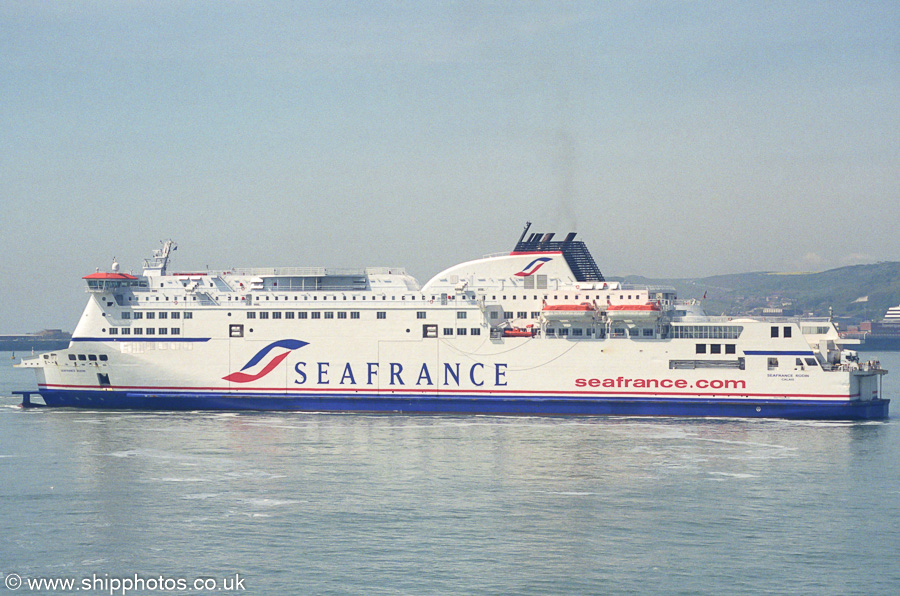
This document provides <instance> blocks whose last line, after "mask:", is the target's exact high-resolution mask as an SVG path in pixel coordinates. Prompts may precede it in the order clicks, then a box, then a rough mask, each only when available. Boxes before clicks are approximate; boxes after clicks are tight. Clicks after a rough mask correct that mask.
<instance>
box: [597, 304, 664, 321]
mask: <svg viewBox="0 0 900 596" xmlns="http://www.w3.org/2000/svg"><path fill="white" fill-rule="evenodd" d="M606 316H607V317H608V318H609V319H610V320H611V321H653V320H656V319H658V318H659V305H658V304H655V303H653V302H648V303H647V304H610V305H609V306H607V307H606Z"/></svg>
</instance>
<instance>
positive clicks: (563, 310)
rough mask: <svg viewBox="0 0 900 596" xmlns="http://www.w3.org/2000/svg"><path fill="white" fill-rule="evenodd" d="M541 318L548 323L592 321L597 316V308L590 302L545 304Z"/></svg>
mask: <svg viewBox="0 0 900 596" xmlns="http://www.w3.org/2000/svg"><path fill="white" fill-rule="evenodd" d="M541 316H543V317H544V320H546V321H578V320H582V321H585V320H592V319H595V318H596V316H597V307H596V306H594V305H593V304H591V303H590V302H582V303H581V304H545V305H544V308H543V309H542V310H541Z"/></svg>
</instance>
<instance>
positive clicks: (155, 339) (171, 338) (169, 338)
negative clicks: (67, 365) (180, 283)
mask: <svg viewBox="0 0 900 596" xmlns="http://www.w3.org/2000/svg"><path fill="white" fill-rule="evenodd" d="M210 339H212V338H209V337H180V336H172V335H154V336H153V337H144V336H141V337H135V336H133V335H129V336H128V337H73V338H72V339H71V340H70V341H95V342H96V341H99V342H106V341H144V342H147V341H152V342H158V341H162V342H172V341H180V342H204V341H209V340H210Z"/></svg>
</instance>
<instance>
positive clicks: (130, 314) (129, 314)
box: [122, 310, 194, 319]
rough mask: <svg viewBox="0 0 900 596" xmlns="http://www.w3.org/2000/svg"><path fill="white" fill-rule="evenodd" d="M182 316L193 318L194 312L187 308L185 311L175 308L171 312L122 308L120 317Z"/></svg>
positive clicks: (178, 317) (172, 317) (177, 317)
mask: <svg viewBox="0 0 900 596" xmlns="http://www.w3.org/2000/svg"><path fill="white" fill-rule="evenodd" d="M182 317H184V318H185V319H193V318H194V313H192V312H191V311H189V310H188V311H185V312H180V311H177V310H176V311H173V312H168V311H160V312H154V311H147V312H142V311H139V310H136V311H134V312H131V311H130V310H123V311H122V318H123V319H144V318H147V319H157V318H159V319H180V318H182Z"/></svg>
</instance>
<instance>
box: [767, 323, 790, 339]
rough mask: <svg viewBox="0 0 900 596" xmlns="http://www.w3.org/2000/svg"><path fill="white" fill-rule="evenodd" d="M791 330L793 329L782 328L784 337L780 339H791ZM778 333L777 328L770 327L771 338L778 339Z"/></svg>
mask: <svg viewBox="0 0 900 596" xmlns="http://www.w3.org/2000/svg"><path fill="white" fill-rule="evenodd" d="M792 329H793V327H785V328H784V335H782V337H791V330H792ZM778 331H779V328H778V327H777V326H775V325H773V326H772V333H771V335H772V337H778Z"/></svg>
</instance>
